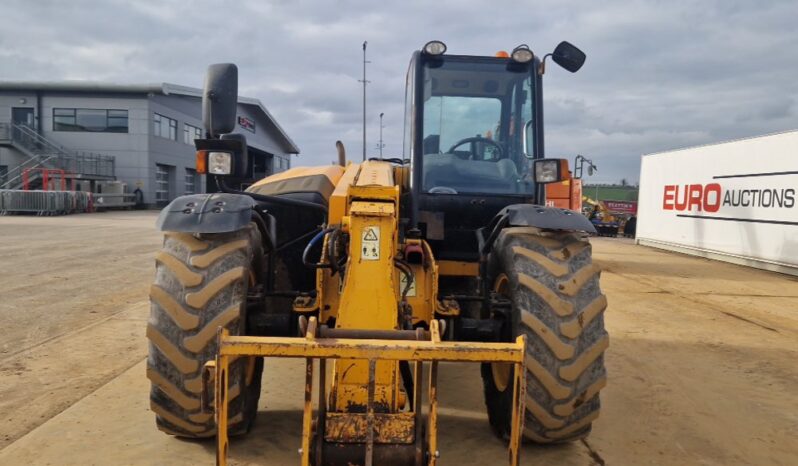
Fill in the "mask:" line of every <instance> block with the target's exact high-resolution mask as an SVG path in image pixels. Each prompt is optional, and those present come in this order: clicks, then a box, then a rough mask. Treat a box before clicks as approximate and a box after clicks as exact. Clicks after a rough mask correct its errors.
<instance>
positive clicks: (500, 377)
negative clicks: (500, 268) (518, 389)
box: [490, 273, 513, 392]
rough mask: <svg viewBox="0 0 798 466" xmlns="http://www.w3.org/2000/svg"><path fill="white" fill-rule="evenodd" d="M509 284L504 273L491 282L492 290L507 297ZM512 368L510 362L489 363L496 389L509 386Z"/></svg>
mask: <svg viewBox="0 0 798 466" xmlns="http://www.w3.org/2000/svg"><path fill="white" fill-rule="evenodd" d="M509 286H510V279H509V278H508V277H507V275H506V274H503V273H502V274H500V275H499V276H498V277H496V281H495V282H493V291H494V292H496V293H498V294H500V295H502V296H504V297H508V294H507V293H508V288H509ZM512 370H513V366H512V364H508V363H502V362H493V363H491V364H490V373H491V375H492V376H493V385H495V386H496V389H497V390H498V391H500V392H503V391H505V390H507V387H509V386H510V377H511V375H512Z"/></svg>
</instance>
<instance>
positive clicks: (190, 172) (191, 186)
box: [184, 168, 197, 194]
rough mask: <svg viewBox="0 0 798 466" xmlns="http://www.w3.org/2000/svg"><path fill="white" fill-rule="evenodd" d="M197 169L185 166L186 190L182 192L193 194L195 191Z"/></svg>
mask: <svg viewBox="0 0 798 466" xmlns="http://www.w3.org/2000/svg"><path fill="white" fill-rule="evenodd" d="M196 186H197V170H194V169H193V168H186V190H185V192H184V194H194V193H196V192H197V190H196Z"/></svg>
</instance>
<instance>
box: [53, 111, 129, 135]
mask: <svg viewBox="0 0 798 466" xmlns="http://www.w3.org/2000/svg"><path fill="white" fill-rule="evenodd" d="M53 131H84V132H92V133H127V132H128V117H127V110H105V109H95V108H54V109H53Z"/></svg>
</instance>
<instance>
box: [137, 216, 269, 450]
mask: <svg viewBox="0 0 798 466" xmlns="http://www.w3.org/2000/svg"><path fill="white" fill-rule="evenodd" d="M261 261H262V252H261V239H260V233H259V231H258V229H257V228H256V227H255V226H254V225H250V226H249V227H248V228H245V229H243V230H239V231H236V232H233V233H219V234H205V235H191V234H187V233H167V234H166V236H165V238H164V243H163V248H162V249H161V251H160V252H159V253H158V255H157V256H156V269H155V270H156V271H155V283H154V284H153V285H152V287H151V288H150V303H151V310H150V319H149V323H148V324H147V338H148V339H149V357H148V358H147V378H149V379H150V381H151V382H152V387H151V390H150V408H151V409H152V411H153V412H154V413H155V415H156V424H157V425H158V428H159V429H160V430H162V431H164V432H166V433H169V434H172V435H177V436H180V437H194V438H201V437H210V436H213V435H215V433H216V423H215V422H214V419H213V414H212V413H210V412H202V409H201V406H200V393H201V391H202V371H203V366H204V364H205V363H206V362H207V361H209V360H212V359H213V358H214V357H215V356H216V348H217V344H216V330H217V328H218V327H225V328H226V329H228V330H229V331H230V333H231V334H232V335H244V334H245V331H246V314H245V313H246V302H247V290H248V289H249V287H250V286H251V285H254V284H255V283H256V282H257V278H256V276H257V273H258V270H259V266H260V262H261ZM262 371H263V360H262V359H261V358H239V359H237V360H235V361H234V362H233V363H232V364H231V365H230V372H229V374H230V375H229V377H230V387H229V399H230V404H229V408H228V412H229V418H228V419H229V420H228V422H229V432H230V434H231V435H236V434H242V433H245V432H246V431H247V430H249V427H250V425H251V423H252V421H253V420H254V419H255V414H256V413H257V407H258V398H259V397H260V383H261V373H262ZM212 392H213V388H212V387H211V393H212Z"/></svg>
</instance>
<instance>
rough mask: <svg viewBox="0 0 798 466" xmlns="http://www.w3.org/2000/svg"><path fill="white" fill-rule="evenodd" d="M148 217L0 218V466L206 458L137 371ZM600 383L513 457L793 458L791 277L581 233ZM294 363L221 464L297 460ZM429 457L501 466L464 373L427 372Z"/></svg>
mask: <svg viewBox="0 0 798 466" xmlns="http://www.w3.org/2000/svg"><path fill="white" fill-rule="evenodd" d="M155 215H156V214H155V213H154V212H122V213H101V214H89V215H74V216H69V217H55V218H39V217H0V323H1V324H2V332H0V448H2V450H0V464H9V465H11V464H26V465H72V464H75V465H77V464H82V465H85V464H105V465H107V464H113V465H116V464H119V465H122V464H125V465H127V464H131V465H138V464H153V465H156V464H157V465H162V464H170V465H194V464H212V463H213V448H214V445H213V443H212V442H190V441H181V440H177V439H174V438H171V437H168V436H165V435H162V434H161V433H160V432H158V431H157V430H156V428H155V425H154V421H153V415H152V413H150V412H149V410H148V403H147V396H148V388H149V384H148V381H147V380H146V378H145V375H144V358H145V355H146V350H147V349H146V340H145V337H144V329H145V325H146V319H147V314H148V312H149V309H148V304H147V288H148V286H149V282H150V280H151V279H152V275H153V272H154V261H153V255H154V253H155V251H156V250H157V248H158V247H159V245H160V242H161V236H160V234H159V233H158V232H157V231H155V228H154V223H155ZM593 243H594V257H595V260H596V262H597V263H598V264H599V265H600V266H601V268H602V269H603V274H602V287H603V289H604V291H605V293H606V294H607V296H608V299H609V308H608V310H607V312H606V325H607V328H608V330H609V332H610V337H611V344H610V349H609V350H608V352H607V357H606V364H607V368H608V377H609V385H608V386H607V388H606V389H605V390H604V391H603V392H602V404H603V408H602V415H601V417H600V418H599V420H598V421H597V422H596V423H595V424H594V429H593V433H592V435H591V436H590V437H589V439H588V440H587V441H586V442H578V443H574V444H570V445H561V446H553V447H545V448H542V447H533V446H525V447H524V451H523V458H522V464H528V465H532V464H541V465H546V464H551V465H592V464H607V465H641V464H656V465H660V464H674V465H684V464H697V465H728V464H752V465H782V464H783V465H794V464H798V442H796V441H795V439H796V438H797V437H798V396H796V395H797V394H798V388H797V387H798V363H796V361H798V280H797V279H796V278H794V277H788V276H784V275H779V274H775V273H770V272H763V271H758V270H753V269H748V268H744V267H740V266H735V265H730V264H725V263H718V262H712V261H709V260H705V259H699V258H694V257H688V256H683V255H678V254H674V253H668V252H663V251H658V250H654V249H648V248H643V247H640V246H636V245H634V244H633V243H632V242H631V241H629V240H622V239H606V238H596V239H594V241H593ZM301 367H302V363H301V362H299V361H271V360H270V361H267V368H266V370H265V376H264V388H263V390H264V393H263V396H262V398H261V409H260V413H259V418H258V421H257V424H256V427H255V429H254V430H253V432H251V433H250V435H249V436H248V437H247V438H245V439H243V440H236V441H234V442H233V444H232V446H231V459H232V460H233V461H232V463H233V464H253V465H254V464H263V465H267V464H268V465H277V464H280V465H282V464H298V460H299V457H298V455H297V453H296V452H297V448H298V446H299V433H300V430H301V426H300V423H301V404H302V380H301V377H302V370H301ZM439 378H440V380H441V388H440V392H441V402H442V405H443V406H442V408H441V414H442V419H441V426H440V435H439V436H440V440H441V445H440V451H441V461H440V463H441V464H444V465H447V464H448V465H472V464H473V465H477V464H504V462H505V461H506V450H505V447H504V445H503V444H502V443H501V442H500V441H499V440H498V439H496V438H495V437H493V435H492V434H491V433H490V430H489V428H488V426H487V420H486V416H485V414H484V405H483V402H482V395H481V380H480V377H479V368H478V367H477V366H471V365H463V364H446V365H443V367H442V369H441V374H440V376H439Z"/></svg>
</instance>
